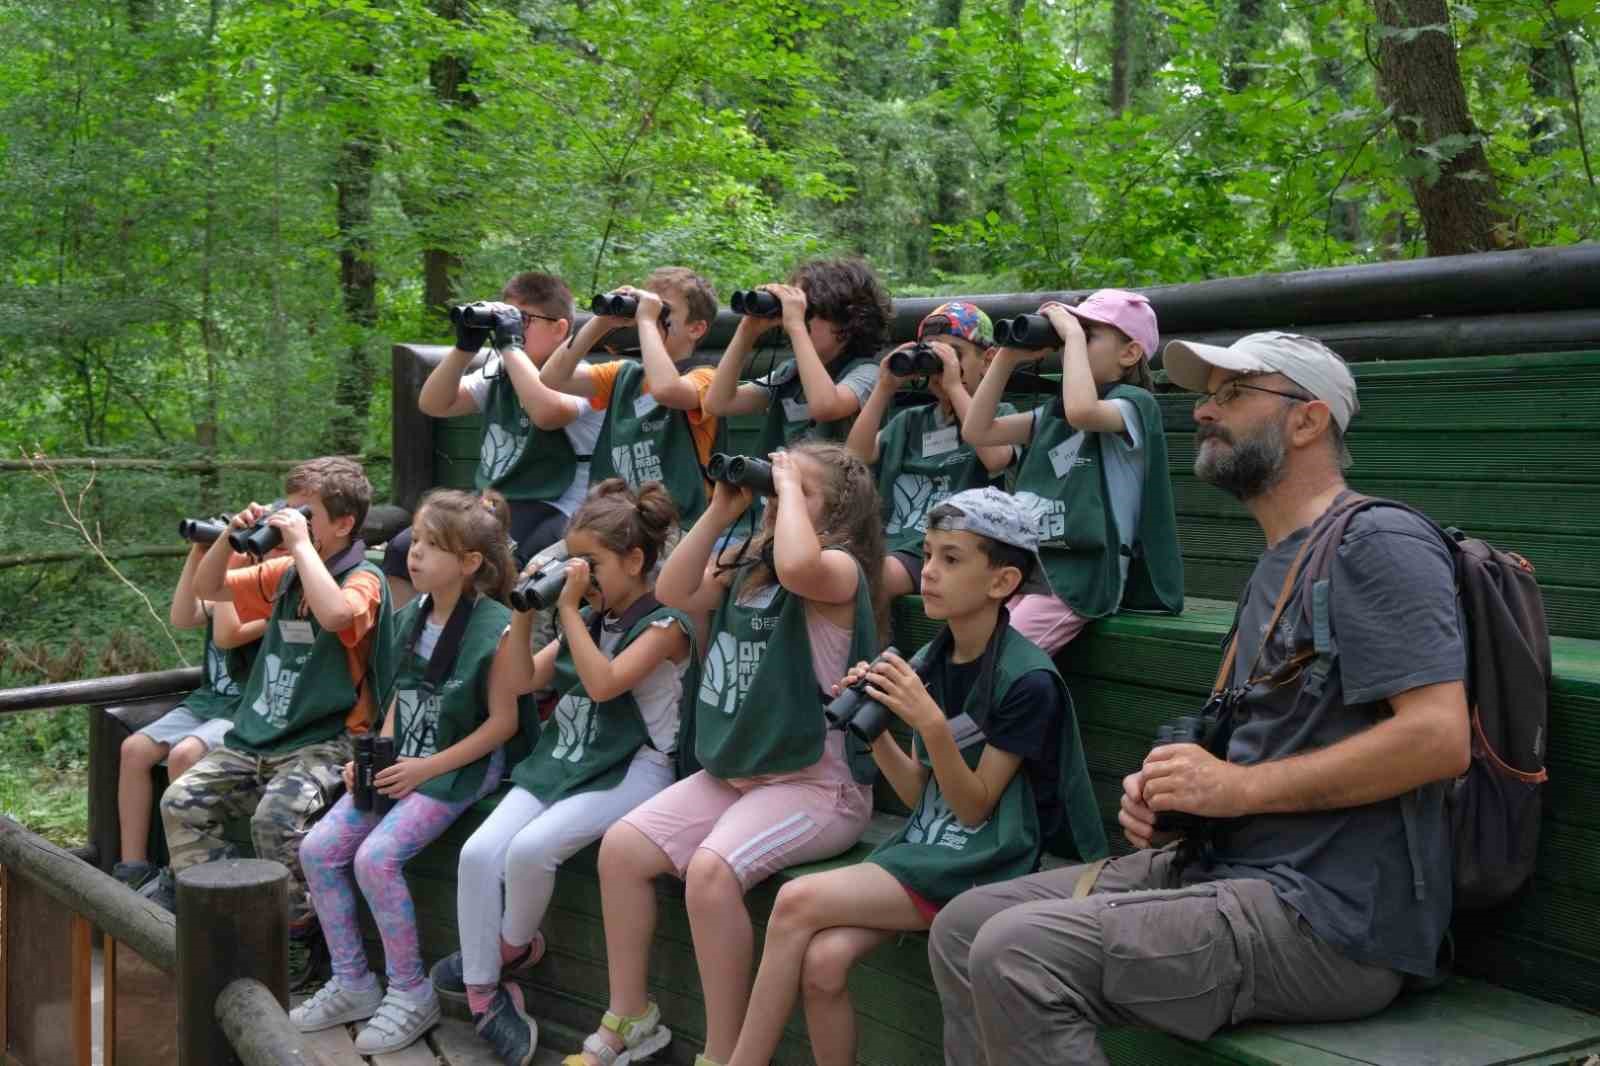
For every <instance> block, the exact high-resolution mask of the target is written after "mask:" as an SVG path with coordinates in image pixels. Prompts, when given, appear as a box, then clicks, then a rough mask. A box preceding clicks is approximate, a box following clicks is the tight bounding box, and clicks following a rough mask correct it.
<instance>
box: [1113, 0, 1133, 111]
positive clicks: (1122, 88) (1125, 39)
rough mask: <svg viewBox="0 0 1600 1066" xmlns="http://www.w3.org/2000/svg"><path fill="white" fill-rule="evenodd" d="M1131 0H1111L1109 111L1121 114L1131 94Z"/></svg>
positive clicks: (1125, 108)
mask: <svg viewBox="0 0 1600 1066" xmlns="http://www.w3.org/2000/svg"><path fill="white" fill-rule="evenodd" d="M1133 55H1134V53H1133V0H1111V113H1112V114H1113V115H1117V116H1119V117H1120V116H1121V115H1122V113H1123V112H1124V111H1126V110H1128V103H1129V101H1130V100H1131V99H1132V95H1133Z"/></svg>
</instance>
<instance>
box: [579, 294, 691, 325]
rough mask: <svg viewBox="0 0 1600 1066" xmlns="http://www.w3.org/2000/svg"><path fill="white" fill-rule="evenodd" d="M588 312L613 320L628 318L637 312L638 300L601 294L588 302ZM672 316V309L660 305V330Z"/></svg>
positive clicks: (632, 297)
mask: <svg viewBox="0 0 1600 1066" xmlns="http://www.w3.org/2000/svg"><path fill="white" fill-rule="evenodd" d="M589 310H590V311H592V312H593V313H595V314H597V315H610V316H612V317H613V318H628V317H631V316H632V315H635V314H637V313H638V311H639V298H638V297H637V296H629V295H628V294H626V293H621V292H603V293H600V294H599V295H598V296H595V297H593V298H592V299H590V301H589ZM671 316H672V308H670V307H668V306H667V305H666V304H665V303H663V304H662V305H661V314H660V316H659V318H658V319H657V321H659V322H660V323H661V328H662V329H666V328H667V320H668V319H669V318H670V317H671Z"/></svg>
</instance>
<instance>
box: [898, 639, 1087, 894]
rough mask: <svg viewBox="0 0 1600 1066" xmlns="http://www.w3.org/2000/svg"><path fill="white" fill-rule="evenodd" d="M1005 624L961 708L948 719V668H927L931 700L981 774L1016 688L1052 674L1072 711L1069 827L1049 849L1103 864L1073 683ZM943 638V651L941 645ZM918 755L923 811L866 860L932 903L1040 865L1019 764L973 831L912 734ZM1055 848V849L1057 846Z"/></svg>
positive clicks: (1067, 743)
mask: <svg viewBox="0 0 1600 1066" xmlns="http://www.w3.org/2000/svg"><path fill="white" fill-rule="evenodd" d="M1000 623H1001V625H1003V626H1005V628H1004V630H1003V631H1002V632H1001V633H1000V639H999V640H998V641H997V642H993V643H991V645H990V648H988V649H986V650H985V652H984V655H985V657H986V659H987V660H988V661H986V662H985V664H984V666H983V667H981V668H980V674H979V678H978V682H977V684H975V685H974V686H973V687H972V691H971V692H970V693H969V694H968V696H967V701H966V704H965V706H964V707H963V708H962V709H961V710H960V712H958V713H951V711H952V709H951V708H950V707H949V706H948V705H947V703H946V700H945V696H944V693H943V692H942V691H941V687H940V684H939V680H938V679H939V678H940V677H941V676H942V674H941V672H938V671H924V672H925V673H927V674H928V675H929V679H928V681H927V684H928V691H929V694H930V695H932V697H933V700H934V702H935V703H937V704H938V705H939V706H940V707H942V708H944V712H945V715H946V717H947V718H948V720H949V723H950V731H951V733H952V735H953V736H954V737H955V741H956V745H957V746H958V747H959V748H960V749H961V756H962V758H963V759H964V760H965V761H966V764H967V766H968V767H969V768H972V769H976V768H977V766H978V761H979V759H980V758H981V757H982V755H983V749H984V747H985V744H986V738H985V736H984V732H983V729H984V725H985V724H986V723H987V722H988V719H989V715H990V714H991V712H992V710H993V708H994V707H995V706H996V705H998V704H999V703H1001V702H1002V701H1003V700H1004V698H1005V694H1006V693H1007V692H1008V691H1009V690H1010V688H1011V686H1012V685H1013V684H1014V683H1015V682H1016V681H1017V679H1018V678H1020V677H1022V676H1023V675H1024V674H1028V673H1032V672H1034V671H1036V670H1043V671H1046V672H1047V673H1049V675H1050V677H1051V678H1052V679H1053V680H1054V681H1055V684H1056V688H1057V690H1058V691H1059V692H1060V694H1061V703H1062V706H1063V708H1065V710H1066V720H1065V721H1063V722H1062V723H1061V743H1060V747H1059V749H1058V753H1057V754H1058V758H1059V761H1060V766H1059V770H1060V777H1059V798H1060V802H1061V804H1062V818H1063V827H1062V831H1061V832H1060V834H1058V837H1057V839H1056V841H1053V842H1051V843H1052V844H1057V843H1065V844H1066V848H1065V850H1064V852H1063V853H1064V854H1067V855H1070V856H1071V857H1074V858H1078V859H1082V860H1084V861H1089V860H1093V859H1097V858H1099V857H1100V856H1102V855H1104V854H1106V852H1107V850H1108V849H1107V846H1106V838H1105V830H1104V828H1103V827H1102V826H1101V823H1100V810H1099V807H1098V806H1097V804H1096V802H1095V797H1094V791H1093V788H1092V786H1091V783H1090V780H1089V771H1088V768H1087V766H1086V765H1085V763H1084V758H1083V746H1082V745H1081V744H1080V743H1079V741H1078V725H1077V720H1076V718H1075V717H1074V716H1073V714H1072V700H1071V697H1070V696H1069V695H1068V693H1067V687H1066V683H1065V682H1063V681H1062V679H1061V675H1060V674H1059V673H1057V671H1056V668H1055V666H1054V664H1052V663H1051V661H1050V658H1049V656H1047V655H1045V653H1044V652H1042V651H1040V650H1039V648H1038V646H1037V645H1035V644H1034V643H1033V642H1032V641H1030V640H1028V639H1027V638H1025V637H1024V636H1022V634H1020V633H1018V632H1017V631H1016V630H1014V629H1012V628H1011V627H1010V624H1009V623H1008V622H1007V621H1006V615H1005V614H1004V613H1002V614H1001V616H1000ZM949 632H950V631H949V629H948V627H947V628H945V629H944V630H942V631H941V632H940V633H939V635H938V636H936V637H935V638H934V644H935V645H936V646H935V648H934V650H933V653H932V656H933V659H934V661H937V659H938V658H939V657H948V656H949V654H950V649H951V642H950V637H949ZM941 641H942V642H943V647H938V646H937V645H938V644H939V642H941ZM995 644H998V647H996V646H995ZM985 681H987V682H988V683H987V684H985ZM912 750H913V752H914V753H915V755H916V757H917V760H918V761H919V762H921V763H922V765H923V766H925V767H927V768H928V769H929V771H930V772H929V774H928V781H927V784H925V785H924V786H923V789H922V796H921V797H920V798H919V799H918V801H917V806H916V809H915V810H913V811H912V812H911V816H910V817H909V818H907V819H906V822H905V824H904V825H903V826H901V827H900V831H899V832H898V833H896V834H895V835H894V836H893V837H891V838H890V839H889V840H886V841H885V842H884V843H882V844H880V845H879V846H878V848H877V849H876V850H874V851H873V853H872V854H871V855H869V856H868V861H869V862H875V863H877V864H878V865H880V866H882V867H883V868H884V869H886V870H887V871H889V873H891V874H892V875H894V877H895V879H896V880H898V881H899V882H900V883H901V884H903V885H906V886H908V887H910V888H911V889H912V890H913V891H915V892H916V893H917V894H918V895H920V896H923V897H925V898H926V899H930V900H932V901H934V902H935V903H943V902H945V901H946V900H951V899H954V898H955V897H956V896H958V895H960V894H961V893H962V892H965V891H966V890H967V889H969V888H972V887H974V886H976V885H983V884H989V883H991V882H994V881H1005V880H1008V879H1010V878H1013V877H1021V876H1023V875H1024V874H1027V873H1031V872H1032V871H1033V870H1034V868H1035V867H1037V866H1038V865H1039V853H1040V851H1041V850H1043V849H1044V848H1045V847H1046V842H1045V841H1044V840H1042V839H1041V831H1040V826H1039V810H1038V806H1037V802H1036V800H1035V797H1034V793H1033V784H1032V782H1031V781H1029V779H1028V775H1027V773H1026V771H1025V770H1024V769H1023V768H1022V767H1018V769H1017V773H1016V774H1015V775H1014V776H1013V777H1012V778H1011V781H1010V783H1009V784H1007V785H1006V788H1005V791H1004V792H1002V793H1001V794H1000V800H999V802H998V803H996V804H995V806H994V809H993V810H992V811H991V812H990V813H989V817H988V819H986V820H985V821H984V822H983V823H982V824H981V825H977V826H972V827H968V826H965V825H963V824H962V823H961V820H960V819H959V818H957V817H956V815H955V812H954V811H952V810H951V809H950V805H949V804H948V803H947V802H946V801H945V798H944V794H943V793H942V792H941V791H940V789H939V780H938V778H937V777H935V776H934V775H933V773H932V769H933V763H932V762H931V761H930V760H929V758H928V754H927V751H926V750H925V749H924V748H923V746H922V744H921V740H920V738H919V737H917V736H916V734H913V735H912ZM1051 850H1058V849H1057V848H1055V847H1052V848H1051Z"/></svg>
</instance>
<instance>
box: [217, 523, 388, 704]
mask: <svg viewBox="0 0 1600 1066" xmlns="http://www.w3.org/2000/svg"><path fill="white" fill-rule="evenodd" d="M292 563H293V560H292V559H290V558H289V557H288V556H286V555H283V556H279V557H278V558H276V559H268V560H267V561H266V562H264V563H261V564H260V565H258V566H247V567H244V568H243V569H240V570H229V571H228V577H227V587H228V591H229V592H231V593H233V609H234V611H236V612H237V613H238V615H239V621H240V622H253V621H255V620H256V619H266V618H271V617H272V598H273V597H274V596H276V595H277V594H278V586H279V585H281V584H283V575H284V574H287V573H288V572H289V567H290V565H291V564H292ZM339 591H340V592H342V593H344V600H345V602H346V603H348V604H349V605H350V611H351V613H352V614H353V615H354V616H355V620H354V621H352V622H351V623H350V624H349V625H348V626H346V627H345V628H344V629H341V630H339V632H338V634H337V635H338V637H339V643H340V644H343V645H344V655H345V662H346V663H347V664H348V665H349V667H350V680H351V682H352V683H353V684H354V685H355V687H356V691H357V692H358V693H359V695H358V696H357V698H356V705H355V706H354V707H352V708H350V713H349V714H347V715H346V716H345V719H344V721H345V725H346V727H348V728H349V730H350V732H352V733H365V732H366V731H367V723H368V722H372V721H376V720H377V714H376V713H374V711H373V707H372V691H371V688H370V686H367V685H364V684H362V682H363V681H364V680H365V679H366V676H367V660H368V659H369V658H370V657H371V654H372V641H373V637H374V635H375V634H374V630H375V629H376V627H377V625H378V612H379V611H380V610H382V609H383V579H382V578H380V577H379V576H378V575H377V574H374V573H371V572H369V571H366V570H357V571H356V572H355V573H352V574H349V575H348V576H346V577H345V579H344V584H343V585H341V586H340V587H339ZM310 611H311V609H310V607H308V606H307V605H306V602H305V598H304V596H302V597H301V600H300V617H301V618H304V617H306V616H307V615H308V614H310Z"/></svg>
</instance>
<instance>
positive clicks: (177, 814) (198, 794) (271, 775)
mask: <svg viewBox="0 0 1600 1066" xmlns="http://www.w3.org/2000/svg"><path fill="white" fill-rule="evenodd" d="M350 757H351V748H350V737H349V735H348V734H345V735H341V736H339V737H337V738H335V739H333V740H328V741H323V742H322V743H319V744H311V745H307V746H306V747H303V748H296V749H295V750H294V751H290V752H284V753H283V754H281V755H250V754H247V753H245V752H241V751H235V750H233V749H232V748H228V747H221V748H217V749H216V750H214V751H211V752H208V753H207V754H206V756H205V758H203V759H201V760H200V761H199V762H197V763H195V764H194V766H193V767H191V768H190V770H189V772H188V773H186V774H184V775H183V776H182V777H180V778H178V780H176V781H174V782H173V783H172V784H171V785H169V786H168V787H167V791H166V792H165V793H163V794H162V796H161V822H162V825H163V826H164V827H165V828H166V833H167V850H168V852H169V853H170V854H171V856H172V869H173V872H174V873H176V872H178V871H180V870H183V869H185V868H187V867H190V866H194V865H196V864H198V863H202V862H210V861H212V860H214V859H222V858H227V857H228V856H229V855H231V854H232V853H233V849H232V846H231V845H230V844H229V843H228V841H227V840H226V839H225V838H224V837H223V828H224V826H225V825H226V824H227V823H228V822H229V821H231V820H233V819H235V818H245V817H248V818H249V819H250V840H251V843H252V844H253V845H254V847H255V853H256V857H257V858H261V859H272V860H275V861H277V862H281V863H283V864H284V865H285V866H287V867H288V868H289V919H290V921H291V922H293V921H297V920H301V919H304V918H306V917H308V916H309V915H310V905H309V904H308V903H307V901H306V890H305V879H304V877H303V876H302V875H301V872H300V841H301V840H303V839H304V838H305V836H306V834H307V833H308V832H309V831H310V829H311V824H312V822H314V821H315V820H316V818H317V817H318V816H319V815H321V814H322V813H323V812H324V811H325V810H327V809H328V807H329V806H331V805H332V804H333V801H334V800H336V799H338V797H339V793H340V792H341V791H342V790H343V788H344V783H343V769H344V764H345V763H346V762H348V761H350Z"/></svg>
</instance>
